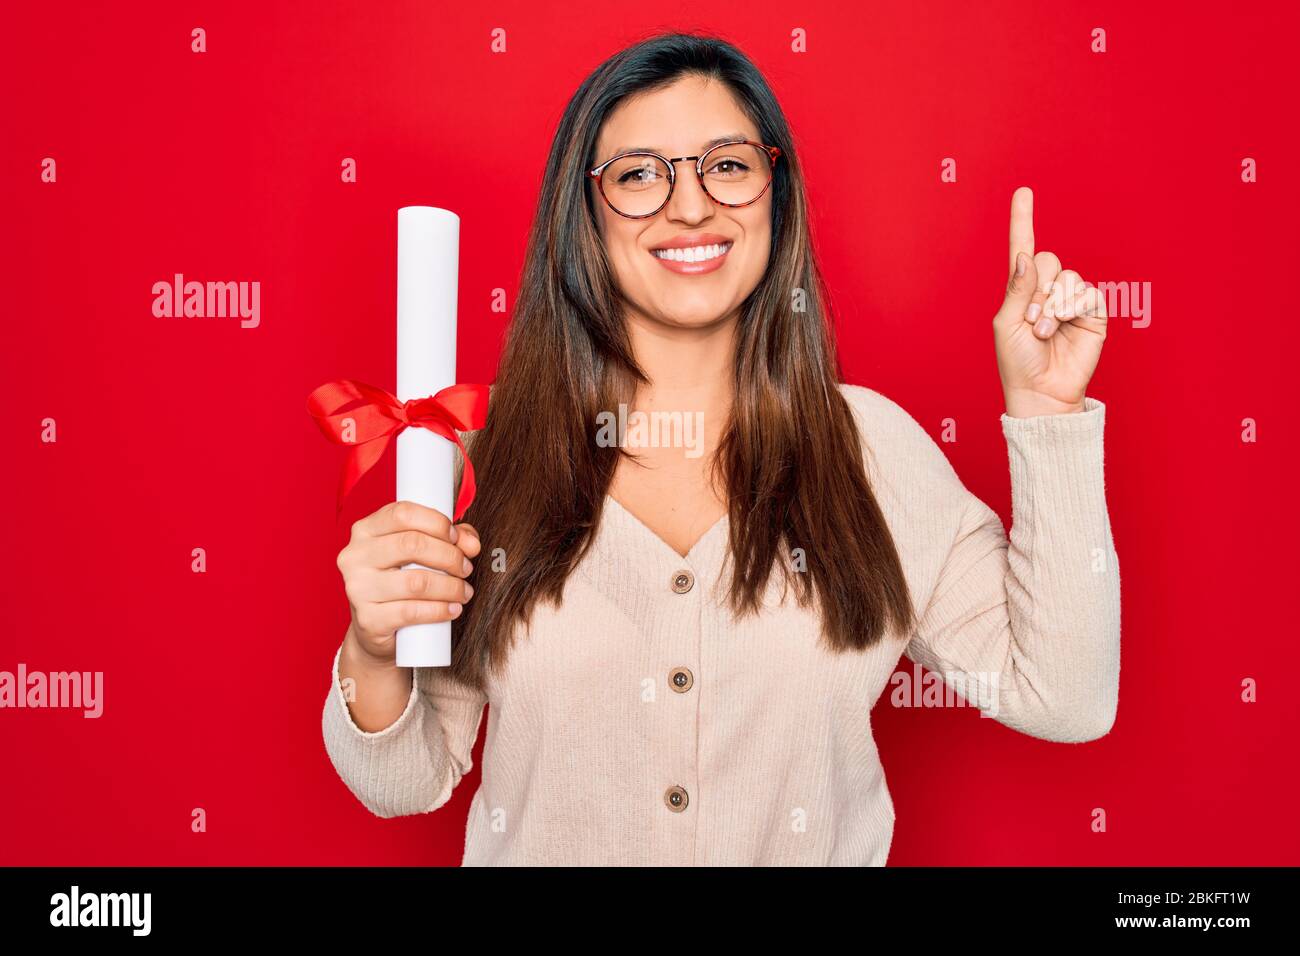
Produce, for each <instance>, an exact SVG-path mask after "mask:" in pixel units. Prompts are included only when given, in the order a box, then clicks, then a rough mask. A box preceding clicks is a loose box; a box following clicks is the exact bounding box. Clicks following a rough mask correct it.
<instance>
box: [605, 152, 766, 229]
mask: <svg viewBox="0 0 1300 956" xmlns="http://www.w3.org/2000/svg"><path fill="white" fill-rule="evenodd" d="M780 155H781V150H780V148H779V147H777V146H764V145H763V144H762V143H756V142H753V141H752V140H747V139H741V140H733V141H732V142H729V143H719V144H718V145H717V146H714V147H712V148H711V149H709V150H707V151H706V152H705V153H704V154H703V155H702V156H678V157H677V158H676V159H668V158H667V157H665V156H660V155H659V154H658V153H652V152H647V151H635V152H629V153H620V154H619V155H617V156H615V157H613V158H612V159H607V160H605V162H603V163H601V164H600V165H599V166H596V167H595V168H593V169H589V170H587V175H588V176H589V177H591V178H592V179H594V180H595V181H596V185H597V186H598V187H599V189H600V195H601V197H602V198H603V199H604V200H605V205H607V206H609V208H610V209H612V210H614V212H616V213H618V214H619V215H620V216H625V217H627V218H628V219H646V218H648V217H650V216H653V215H655V214H656V213H658V212H659V210H660V209H663V208H664V206H666V205H667V204H668V200H669V199H670V198H672V194H673V188H674V187H675V186H676V185H677V172H676V169H677V166H676V164H677V163H681V162H685V161H686V160H688V159H693V160H695V175H696V176H697V177H698V178H699V181H700V186H701V188H703V190H704V192H705V194H706V195H707V196H708V197H709V198H710V199H712V200H713V201H714V202H715V203H717V204H718V205H719V206H729V207H733V208H734V207H739V206H748V205H749V204H750V203H754V202H757V201H758V200H759V199H761V198H762V196H763V193H765V192H767V187H768V186H770V185H771V183H772V170H773V168H774V167H775V166H776V160H777V157H778V156H780Z"/></svg>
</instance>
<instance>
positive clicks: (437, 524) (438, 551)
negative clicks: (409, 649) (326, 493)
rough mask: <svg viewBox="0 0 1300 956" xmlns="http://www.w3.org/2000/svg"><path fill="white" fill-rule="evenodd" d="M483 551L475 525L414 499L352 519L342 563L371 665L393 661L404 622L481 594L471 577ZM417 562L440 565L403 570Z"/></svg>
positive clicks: (452, 613) (354, 630) (360, 643)
mask: <svg viewBox="0 0 1300 956" xmlns="http://www.w3.org/2000/svg"><path fill="white" fill-rule="evenodd" d="M480 550H481V544H480V543H479V537H478V532H477V531H475V530H474V528H473V526H471V525H468V524H464V523H462V524H459V525H453V524H452V523H451V520H450V519H449V518H448V517H447V516H446V515H445V514H443V513H442V512H441V511H437V510H435V509H433V508H427V507H425V506H424V505H420V504H416V503H415V502H414V501H393V502H390V503H388V504H386V505H384V506H383V507H382V508H380V509H379V510H378V511H375V512H373V513H372V514H369V515H366V516H365V517H364V518H362V519H360V520H359V521H357V522H356V523H355V524H353V525H352V538H351V540H350V541H348V543H347V546H346V547H345V548H344V549H343V550H342V551H340V552H339V556H338V562H337V563H338V568H339V573H341V574H342V575H343V588H344V591H345V592H346V594H347V598H348V603H349V604H350V605H351V607H352V626H351V628H350V630H351V634H352V636H353V638H354V639H355V642H356V648H355V650H357V651H359V652H361V654H362V655H363V656H364V657H365V658H366V659H367V662H368V663H373V664H387V665H390V666H391V665H392V664H393V662H394V661H395V660H396V655H397V638H396V633H397V629H398V628H399V627H406V626H407V625H410V624H426V623H433V622H437V621H450V620H452V619H453V618H455V617H458V616H459V615H460V612H461V606H462V605H463V604H464V603H465V602H466V601H468V600H469V599H470V597H471V596H473V593H474V592H473V589H472V588H471V587H470V585H469V583H468V582H467V581H465V578H466V577H467V576H468V575H469V573H470V571H472V570H473V565H471V564H470V558H473V557H477V556H478V553H479V551H480ZM412 562H415V563H418V564H422V565H424V568H434V569H436V570H432V571H428V570H424V568H406V569H403V567H402V565H404V564H410V563H412ZM439 571H443V572H446V573H445V574H440V573H438V572H439Z"/></svg>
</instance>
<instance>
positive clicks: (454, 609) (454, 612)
mask: <svg viewBox="0 0 1300 956" xmlns="http://www.w3.org/2000/svg"><path fill="white" fill-rule="evenodd" d="M447 613H449V614H450V615H451V616H452V617H460V605H459V604H448V605H447Z"/></svg>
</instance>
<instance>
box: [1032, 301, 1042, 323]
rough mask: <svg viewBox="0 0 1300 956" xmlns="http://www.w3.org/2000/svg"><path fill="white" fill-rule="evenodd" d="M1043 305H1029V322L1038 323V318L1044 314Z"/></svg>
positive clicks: (1037, 303)
mask: <svg viewBox="0 0 1300 956" xmlns="http://www.w3.org/2000/svg"><path fill="white" fill-rule="evenodd" d="M1042 311H1043V304H1042V303H1041V302H1031V303H1029V321H1030V322H1037V321H1038V316H1039V315H1041V314H1042Z"/></svg>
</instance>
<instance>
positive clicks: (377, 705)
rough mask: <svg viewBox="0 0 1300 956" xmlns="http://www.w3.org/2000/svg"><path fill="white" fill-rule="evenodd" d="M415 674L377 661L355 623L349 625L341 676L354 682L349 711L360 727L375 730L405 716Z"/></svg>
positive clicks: (406, 669) (340, 671)
mask: <svg viewBox="0 0 1300 956" xmlns="http://www.w3.org/2000/svg"><path fill="white" fill-rule="evenodd" d="M412 674H413V671H412V670H411V669H410V668H409V667H398V666H396V665H395V664H394V663H392V662H391V661H377V660H375V659H374V658H373V657H370V656H369V655H367V654H366V652H365V651H364V650H362V649H361V645H360V644H359V643H358V642H357V640H356V635H355V634H353V632H352V627H351V625H349V626H348V632H347V635H346V636H345V637H344V639H343V646H342V649H341V650H340V652H339V679H340V681H347V680H349V679H350V680H351V681H352V688H351V689H352V693H350V694H347V695H346V697H347V700H348V711H349V713H351V715H352V721H353V723H355V724H356V725H357V727H359V728H360V729H361V730H364V731H366V732H367V733H374V732H376V731H380V730H383V729H384V728H385V727H389V726H391V725H392V724H393V722H394V721H396V720H397V718H398V717H400V716H402V711H404V710H405V709H406V705H407V702H408V701H409V700H410V698H411V680H412ZM345 686H346V685H345Z"/></svg>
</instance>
